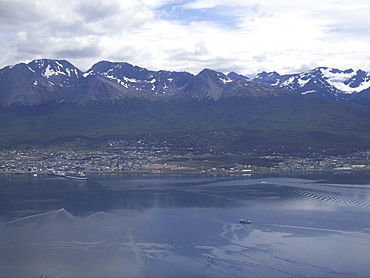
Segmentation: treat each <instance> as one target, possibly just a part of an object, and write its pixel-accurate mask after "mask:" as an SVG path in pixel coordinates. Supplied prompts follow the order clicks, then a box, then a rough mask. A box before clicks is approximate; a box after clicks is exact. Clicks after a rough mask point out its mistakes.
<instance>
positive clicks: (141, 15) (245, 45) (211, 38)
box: [0, 0, 370, 75]
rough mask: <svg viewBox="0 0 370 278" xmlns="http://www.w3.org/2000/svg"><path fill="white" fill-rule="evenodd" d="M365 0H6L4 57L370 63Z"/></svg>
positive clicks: (145, 63) (269, 64)
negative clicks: (349, 0)
mask: <svg viewBox="0 0 370 278" xmlns="http://www.w3.org/2000/svg"><path fill="white" fill-rule="evenodd" d="M367 2H368V1H367V0H366V1H363V0H352V1H351V2H348V1H339V0H325V1H317V0H314V1H304V2H303V1H299V2H297V1H293V0H285V1H272V0H260V1H258V2H250V1H244V0H198V1H174V0H172V1H171V0H124V1H122V0H111V1H105V0H69V1H59V0H28V1H24V0H2V1H1V2H0V28H1V33H0V40H1V48H0V66H1V67H3V66H6V65H9V64H15V63H19V62H22V61H29V60H32V59H36V58H42V57H45V58H52V59H67V60H69V61H71V62H72V63H74V64H75V65H76V66H77V67H79V68H81V69H82V70H87V69H88V68H89V67H90V66H92V65H93V64H94V63H95V62H97V61H100V60H115V61H127V62H129V63H133V64H135V65H139V66H142V67H146V68H148V69H153V70H159V69H165V70H178V71H179V70H185V71H190V72H192V73H195V74H196V73H198V72H199V71H201V70H202V69H203V68H212V69H215V70H220V71H224V72H228V71H232V70H234V71H237V72H239V73H243V74H249V75H253V74H255V73H257V72H259V71H262V70H266V71H272V70H276V71H278V72H280V73H288V72H295V71H299V70H301V69H306V68H313V67H317V66H329V67H337V68H340V69H346V68H349V67H352V68H354V69H357V68H362V69H364V70H369V69H370V63H369V57H370V53H369V46H370V36H369V29H370V21H369V17H368V14H369V11H370V4H368V3H367Z"/></svg>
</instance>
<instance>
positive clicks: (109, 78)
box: [0, 59, 370, 106]
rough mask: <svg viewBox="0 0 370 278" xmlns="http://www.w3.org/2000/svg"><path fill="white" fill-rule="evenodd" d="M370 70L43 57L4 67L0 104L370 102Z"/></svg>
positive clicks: (0, 77) (0, 74)
mask: <svg viewBox="0 0 370 278" xmlns="http://www.w3.org/2000/svg"><path fill="white" fill-rule="evenodd" d="M369 88H370V74H369V73H367V72H365V71H363V70H357V71H354V70H352V69H348V70H345V71H341V70H338V69H333V68H328V67H319V68H315V69H313V70H310V71H308V72H304V73H297V74H286V75H280V74H279V73H277V72H270V73H267V72H262V73H259V74H257V75H256V76H255V77H254V78H248V77H246V76H243V75H240V74H238V73H235V72H230V73H229V74H227V75H225V74H224V73H221V72H217V71H214V70H212V69H204V70H202V71H201V72H199V73H198V74H197V75H193V74H191V73H188V72H184V71H183V72H176V71H166V70H159V71H151V70H148V69H145V68H142V67H139V66H134V65H131V64H129V63H127V62H110V61H100V62H97V63H95V64H94V65H93V66H92V67H91V68H90V69H89V70H87V71H86V72H82V71H81V70H79V69H78V68H77V67H75V66H74V65H72V64H71V63H70V62H68V61H66V60H51V59H39V60H33V61H31V62H29V63H28V64H25V63H20V64H17V65H14V66H7V67H4V68H2V69H0V103H1V105H3V106H8V105H12V104H15V103H21V104H23V105H35V104H39V103H41V102H45V101H55V102H60V101H65V102H77V103H80V104H84V103H87V102H89V101H115V100H119V99H124V98H145V99H150V100H152V101H156V100H171V99H177V100H179V99H184V100H186V99H192V98H196V99H203V98H206V99H214V100H219V99H221V98H225V97H231V96H232V97H235V96H239V97H243V96H250V95H253V96H256V97H257V96H266V95H269V94H272V95H285V94H289V93H295V94H303V95H306V94H307V95H311V96H315V97H321V98H329V99H335V100H346V101H354V102H357V103H360V104H364V105H367V103H368V102H369V100H368V94H367V93H366V91H367V90H368V89H369Z"/></svg>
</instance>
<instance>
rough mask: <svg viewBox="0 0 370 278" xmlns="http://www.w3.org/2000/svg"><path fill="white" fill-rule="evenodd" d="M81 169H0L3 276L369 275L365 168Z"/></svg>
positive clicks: (369, 188)
mask: <svg viewBox="0 0 370 278" xmlns="http://www.w3.org/2000/svg"><path fill="white" fill-rule="evenodd" d="M88 178H89V179H88V180H70V179H65V178H62V177H53V176H48V175H37V176H36V175H35V176H34V175H32V174H19V175H16V174H2V175H0V193H1V194H0V204H1V207H0V209H1V210H0V217H1V218H0V220H1V237H0V276H1V277H102V276H104V277H107V276H108V277H144V276H145V277H147V276H152V277H153V276H157V277H163V276H167V277H168V276H171V277H175V276H177V277H178V276H186V277H191V276H192V277H225V276H228V277H236V276H238V277H240V276H243V277H271V276H273V277H277V276H278V277H364V276H369V274H370V264H369V257H370V234H369V232H370V221H369V220H370V176H369V174H368V172H361V173H353V172H352V173H340V174H334V173H331V174H322V175H317V174H310V175H300V176H298V175H290V176H278V175H277V176H274V177H272V176H252V177H244V178H243V177H221V176H218V177H212V176H203V177H202V176H164V175H141V174H131V175H127V174H126V175H125V174H116V175H108V174H104V175H98V174H89V175H88ZM242 217H245V218H246V219H250V220H251V221H252V223H251V224H241V223H239V219H240V218H242Z"/></svg>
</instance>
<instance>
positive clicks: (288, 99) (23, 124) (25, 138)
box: [0, 96, 370, 153]
mask: <svg viewBox="0 0 370 278" xmlns="http://www.w3.org/2000/svg"><path fill="white" fill-rule="evenodd" d="M0 121H1V123H2V124H1V129H0V148H2V149H4V148H17V147H20V146H23V147H24V146H45V147H50V146H54V147H60V148H70V147H72V148H73V147H75V148H81V147H84V148H97V147H98V146H99V145H100V144H101V143H103V142H106V141H107V140H108V139H112V138H114V139H130V138H141V137H149V135H150V136H151V138H155V139H156V140H157V141H161V140H166V141H168V142H169V143H170V144H171V146H172V148H173V149H174V150H176V149H178V150H179V151H180V150H184V149H186V148H192V150H198V151H199V152H200V153H201V152H209V151H210V150H212V151H213V152H230V153H241V152H249V151H251V150H254V149H258V150H263V149H265V150H267V149H270V150H272V151H279V152H292V151H295V152H296V151H317V150H327V151H328V150H329V151H333V152H351V151H356V150H361V149H369V147H370V108H369V107H366V106H361V105H357V104H354V103H350V102H341V101H332V100H326V99H318V98H311V97H307V96H285V97H283V96H282V97H244V98H225V99H221V100H219V101H213V100H190V101H178V102H175V101H164V102H161V101H157V102H151V101H147V100H139V99H127V100H125V101H120V102H116V103H91V104H86V105H83V106H79V105H78V104H72V103H69V104H64V103H58V104H56V103H48V104H46V103H45V104H42V105H37V106H21V105H17V106H12V107H2V108H1V109H0Z"/></svg>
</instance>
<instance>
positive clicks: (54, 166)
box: [0, 141, 370, 175]
mask: <svg viewBox="0 0 370 278" xmlns="http://www.w3.org/2000/svg"><path fill="white" fill-rule="evenodd" d="M243 156H244V157H248V154H244V155H243ZM215 157H218V160H219V161H218V163H212V158H215ZM224 157H227V155H225V154H224V155H220V154H218V155H215V154H212V153H203V154H201V155H200V154H198V153H196V152H195V153H194V152H193V153H192V152H191V151H188V153H182V154H179V153H178V152H173V151H171V149H170V148H169V147H168V146H159V147H158V146H153V145H151V144H147V143H145V142H141V141H137V142H136V144H130V145H125V146H122V145H120V144H117V143H115V142H110V143H109V148H107V149H106V150H104V151H103V150H99V151H73V150H69V151H65V150H64V151H62V150H23V151H22V150H2V151H0V173H32V174H35V175H36V174H50V173H55V172H58V171H75V172H84V173H114V172H120V173H125V172H143V173H145V172H149V173H192V174H230V175H251V174H253V173H274V172H314V171H342V172H343V171H370V150H368V151H361V152H356V153H351V154H346V155H324V154H322V153H319V154H315V153H312V154H310V155H309V156H308V155H306V156H301V155H287V154H275V153H274V154H272V155H264V156H260V157H258V159H259V160H261V161H264V162H267V163H265V165H263V164H262V165H261V164H260V163H259V164H256V165H255V164H252V163H248V164H247V163H240V162H235V163H234V162H231V161H221V163H220V160H222V159H223V158H224ZM226 160H227V159H226Z"/></svg>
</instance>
